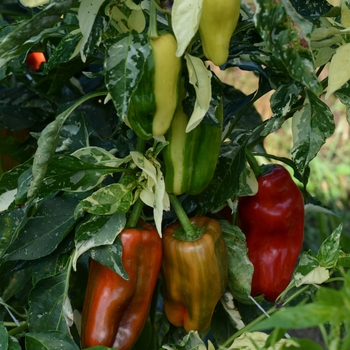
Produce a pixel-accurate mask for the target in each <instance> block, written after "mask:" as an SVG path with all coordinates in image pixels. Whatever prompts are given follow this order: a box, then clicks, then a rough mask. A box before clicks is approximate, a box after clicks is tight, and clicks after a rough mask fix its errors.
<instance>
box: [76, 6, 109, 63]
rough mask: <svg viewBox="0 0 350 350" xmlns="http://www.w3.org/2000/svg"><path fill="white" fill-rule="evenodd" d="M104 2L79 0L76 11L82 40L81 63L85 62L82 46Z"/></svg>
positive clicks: (82, 47)
mask: <svg viewBox="0 0 350 350" xmlns="http://www.w3.org/2000/svg"><path fill="white" fill-rule="evenodd" d="M103 2H104V0H94V1H91V0H81V3H80V6H79V9H78V20H79V27H80V29H81V32H82V34H83V39H82V43H81V48H80V54H81V59H82V61H83V62H85V61H86V56H85V53H84V46H85V44H86V43H87V41H88V39H89V36H90V32H91V29H92V26H93V25H94V22H95V18H96V15H97V13H98V11H99V9H100V7H101V5H102V4H103Z"/></svg>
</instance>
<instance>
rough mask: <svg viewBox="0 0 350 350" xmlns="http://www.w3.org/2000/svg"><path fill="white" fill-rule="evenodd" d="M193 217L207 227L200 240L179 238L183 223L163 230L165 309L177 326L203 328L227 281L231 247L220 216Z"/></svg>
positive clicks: (187, 329) (209, 318) (193, 222)
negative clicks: (176, 236)
mask: <svg viewBox="0 0 350 350" xmlns="http://www.w3.org/2000/svg"><path fill="white" fill-rule="evenodd" d="M190 221H191V222H192V224H193V225H195V226H197V227H198V228H202V229H203V230H204V232H203V234H202V236H200V238H198V239H197V240H194V241H182V240H179V239H178V238H175V237H174V236H173V235H174V233H175V232H176V231H177V230H178V229H180V228H181V225H180V223H175V224H172V225H170V226H168V227H167V228H166V229H165V231H164V232H163V264H162V270H161V272H162V277H163V285H164V290H163V301H164V312H165V315H166V317H167V318H168V320H169V322H170V323H171V324H173V325H174V326H176V327H184V329H185V331H186V332H189V331H190V330H197V331H199V332H202V331H205V330H207V329H208V328H209V326H210V321H211V318H212V315H213V312H214V308H215V306H216V304H217V302H218V301H219V299H220V297H221V295H222V294H223V292H224V290H225V288H226V285H227V280H228V272H227V251H226V244H225V241H224V239H223V237H222V234H221V227H220V224H219V223H218V222H217V221H216V220H214V219H211V218H208V217H204V216H198V217H193V218H191V219H190Z"/></svg>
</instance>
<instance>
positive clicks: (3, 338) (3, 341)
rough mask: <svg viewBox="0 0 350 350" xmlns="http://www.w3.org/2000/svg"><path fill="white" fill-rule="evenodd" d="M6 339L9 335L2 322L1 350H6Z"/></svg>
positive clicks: (0, 331)
mask: <svg viewBox="0 0 350 350" xmlns="http://www.w3.org/2000/svg"><path fill="white" fill-rule="evenodd" d="M8 338H9V335H8V333H7V329H6V327H5V325H4V322H0V344H1V350H7V349H8Z"/></svg>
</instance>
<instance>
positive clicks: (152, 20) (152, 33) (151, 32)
mask: <svg viewBox="0 0 350 350" xmlns="http://www.w3.org/2000/svg"><path fill="white" fill-rule="evenodd" d="M149 15H150V17H149V27H148V37H149V38H151V39H154V38H158V30H157V7H156V5H155V3H154V1H152V0H151V1H150V4H149Z"/></svg>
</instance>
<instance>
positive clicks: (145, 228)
mask: <svg viewBox="0 0 350 350" xmlns="http://www.w3.org/2000/svg"><path fill="white" fill-rule="evenodd" d="M140 226H141V229H137V228H130V229H129V228H128V229H124V230H123V231H122V232H121V233H120V239H121V242H122V246H123V253H122V263H123V266H124V269H125V271H126V272H127V274H128V275H129V280H125V279H123V278H122V277H121V276H120V275H119V274H117V273H115V272H114V271H112V270H111V269H109V268H108V267H105V266H103V265H101V264H100V263H98V262H97V261H95V260H92V259H90V268H89V278H88V285H87V291H86V295H85V300H84V306H83V313H82V328H81V329H82V335H81V343H82V347H83V348H87V347H91V346H97V345H104V346H107V347H113V348H117V349H119V350H129V349H131V348H132V346H133V345H134V344H135V342H136V341H137V339H138V337H139V336H140V334H141V332H142V329H143V327H144V325H145V323H146V320H147V315H148V311H149V307H150V303H151V299H152V294H153V291H154V288H155V285H156V282H157V278H158V274H159V271H160V267H161V262H162V240H161V238H160V237H159V235H158V232H157V230H156V228H155V227H154V226H153V225H151V224H148V223H144V222H143V223H142V222H141V223H140Z"/></svg>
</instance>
